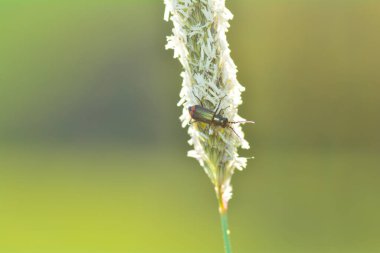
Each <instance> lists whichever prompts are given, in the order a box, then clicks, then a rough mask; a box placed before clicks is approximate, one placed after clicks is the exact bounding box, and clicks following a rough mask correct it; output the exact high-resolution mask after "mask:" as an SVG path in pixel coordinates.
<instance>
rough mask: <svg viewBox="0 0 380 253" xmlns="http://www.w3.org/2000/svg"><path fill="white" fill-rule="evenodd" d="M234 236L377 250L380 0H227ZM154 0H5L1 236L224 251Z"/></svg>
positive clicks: (268, 251)
mask: <svg viewBox="0 0 380 253" xmlns="http://www.w3.org/2000/svg"><path fill="white" fill-rule="evenodd" d="M227 5H228V7H229V8H230V9H231V11H232V12H233V13H234V14H235V18H234V20H233V21H232V26H231V29H230V31H229V33H228V39H229V42H230V46H231V49H232V57H233V58H234V60H235V62H236V64H237V66H238V68H239V73H238V78H239V80H240V82H241V83H242V84H244V85H245V86H246V88H247V89H246V92H245V93H244V94H243V100H244V104H243V105H242V106H241V109H240V112H241V115H242V116H244V117H245V118H248V119H252V120H255V121H256V122H257V124H256V125H255V126H248V125H247V126H245V127H244V130H245V131H246V135H247V139H248V140H249V141H250V142H251V144H252V149H251V150H249V151H242V154H243V155H245V156H252V155H254V156H255V159H254V160H250V161H249V165H248V168H247V169H246V170H245V171H244V172H238V173H236V174H235V176H234V178H233V185H234V197H233V199H232V201H231V203H230V226H231V230H232V244H233V248H234V252H237V253H252V252H261V253H282V252H291V253H297V252H299V253H301V252H302V253H308V252H310V253H317V252H318V253H319V252H323V253H333V252H334V253H335V252H345V253H350V252H352V253H353V252H358V253H359V252H360V253H374V252H380V240H379V236H380V215H379V212H380V201H379V194H380V171H379V162H380V154H379V151H380V149H379V142H380V134H379V129H380V117H379V116H380V115H379V108H380V99H379V93H380V86H379V80H380V71H379V67H380V33H379V31H380V2H379V1H375V0H357V1H355V0H286V1H283V0H281V1H280V0H252V1H248V0H245V1H244V0H234V1H232V0H228V1H227ZM163 13H164V5H163V3H162V1H157V0H135V1H128V0H125V1H121V0H107V1H105V0H92V1H85V0H75V1H70V0H69V1H54V0H53V1H51V0H49V1H47V0H45V1H43V0H0V252H4V253H52V252H54V253H121V252H128V253H129V252H130V253H153V252H154V253H161V252H163V253H195V252H197V253H217V252H223V246H222V238H221V232H220V227H219V218H218V212H217V203H216V200H215V196H214V193H213V188H212V186H211V184H210V182H209V180H208V178H207V177H206V175H205V173H204V172H203V171H202V169H201V168H200V166H199V165H198V164H197V162H196V161H195V160H193V159H190V158H187V157H186V152H187V150H188V149H189V146H188V145H187V143H186V141H187V139H188V136H187V134H186V131H185V130H184V129H182V128H181V127H180V122H179V119H178V117H179V115H180V112H181V109H180V108H178V107H177V106H176V103H177V101H178V99H179V97H178V93H179V90H180V84H181V79H180V77H179V73H180V71H181V67H180V64H179V62H178V61H177V60H174V59H172V55H173V52H172V51H165V50H164V45H165V36H167V35H169V34H170V30H171V27H172V24H170V23H165V22H164V21H163Z"/></svg>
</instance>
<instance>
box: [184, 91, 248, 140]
mask: <svg viewBox="0 0 380 253" xmlns="http://www.w3.org/2000/svg"><path fill="white" fill-rule="evenodd" d="M194 96H195V94H194ZM195 97H196V98H197V99H198V101H199V103H200V105H193V106H189V108H188V110H189V113H190V117H191V118H192V119H193V120H194V121H193V122H190V124H192V123H195V122H203V123H206V124H208V125H209V126H220V127H222V128H230V129H231V130H232V131H233V132H234V133H235V134H236V136H238V137H239V138H240V136H239V135H238V134H237V133H236V132H235V130H234V128H233V127H232V126H231V124H239V123H243V124H244V123H252V124H254V123H255V122H254V121H247V120H245V121H229V120H228V118H226V117H224V116H223V115H221V111H222V110H223V109H220V108H219V107H220V104H221V102H222V99H223V98H225V97H223V98H221V99H220V101H219V103H218V106H217V107H216V108H215V111H212V110H210V109H207V108H205V107H204V106H203V103H202V101H201V100H200V99H199V98H198V97H197V96H195Z"/></svg>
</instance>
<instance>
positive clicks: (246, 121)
mask: <svg viewBox="0 0 380 253" xmlns="http://www.w3.org/2000/svg"><path fill="white" fill-rule="evenodd" d="M228 123H230V124H239V123H242V124H245V123H251V124H255V122H254V121H250V120H244V121H229V122H228Z"/></svg>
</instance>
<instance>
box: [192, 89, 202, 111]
mask: <svg viewBox="0 0 380 253" xmlns="http://www.w3.org/2000/svg"><path fill="white" fill-rule="evenodd" d="M192 92H193V95H194V97H196V98H197V99H198V101H199V103H200V104H201V106H202V107H204V106H203V103H202V100H201V99H199V97H197V95H195V93H194V91H192Z"/></svg>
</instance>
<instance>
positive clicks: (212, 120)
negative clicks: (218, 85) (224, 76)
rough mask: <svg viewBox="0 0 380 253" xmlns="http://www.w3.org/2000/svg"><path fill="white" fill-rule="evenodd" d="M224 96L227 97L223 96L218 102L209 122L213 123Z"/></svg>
mask: <svg viewBox="0 0 380 253" xmlns="http://www.w3.org/2000/svg"><path fill="white" fill-rule="evenodd" d="M226 96H227V95H225V96H224V97H222V98H221V99H220V100H219V103H218V106H217V107H216V108H215V111H214V114H213V115H212V119H211V122H214V118H215V115H216V114H217V112H218V110H219V107H220V104H221V103H222V100H223V98H225V97H226Z"/></svg>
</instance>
